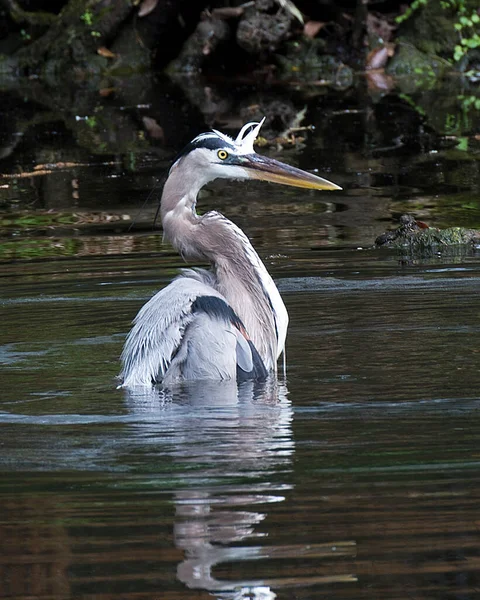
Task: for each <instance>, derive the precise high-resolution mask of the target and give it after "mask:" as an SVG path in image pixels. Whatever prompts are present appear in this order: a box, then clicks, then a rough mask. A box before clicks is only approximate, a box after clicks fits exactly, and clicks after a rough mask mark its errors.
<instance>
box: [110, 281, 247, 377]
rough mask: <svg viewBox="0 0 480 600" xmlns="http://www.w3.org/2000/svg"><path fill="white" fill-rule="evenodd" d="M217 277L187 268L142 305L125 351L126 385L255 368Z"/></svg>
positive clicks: (229, 372)
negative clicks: (218, 286)
mask: <svg viewBox="0 0 480 600" xmlns="http://www.w3.org/2000/svg"><path fill="white" fill-rule="evenodd" d="M211 283H213V280H212V275H211V274H209V273H208V272H207V271H203V270H198V271H192V270H185V272H184V273H183V275H182V276H180V277H178V278H177V279H175V280H174V281H172V283H171V284H170V285H168V286H167V287H166V288H164V289H163V290H161V291H160V292H158V293H157V294H156V295H155V296H153V298H151V299H150V300H149V301H148V302H147V303H146V304H145V305H144V306H143V307H142V308H141V310H140V311H139V313H138V315H137V316H136V318H135V320H134V326H133V328H132V330H131V332H130V333H129V335H128V337H127V340H126V342H125V347H124V350H123V353H122V362H123V370H122V373H121V377H122V379H123V387H134V386H138V385H151V384H152V383H154V382H156V381H158V380H160V379H165V381H167V380H168V381H170V382H173V381H178V380H184V379H201V378H215V379H228V378H235V375H236V369H237V364H238V366H239V367H240V369H242V370H245V371H249V372H251V371H252V370H253V367H254V361H253V359H252V350H251V347H250V344H249V342H248V341H247V339H245V337H244V335H243V334H242V333H241V332H240V331H239V328H238V326H237V325H238V323H240V324H241V322H240V321H239V320H238V317H236V315H235V313H234V312H233V310H232V309H231V308H230V306H229V305H228V303H227V301H226V300H225V298H224V297H223V296H222V295H221V294H220V293H219V292H218V291H217V290H215V288H214V287H212V285H211ZM235 319H237V321H238V323H236V322H235Z"/></svg>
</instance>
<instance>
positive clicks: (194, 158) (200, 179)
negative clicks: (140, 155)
mask: <svg viewBox="0 0 480 600" xmlns="http://www.w3.org/2000/svg"><path fill="white" fill-rule="evenodd" d="M264 121H265V118H264V119H262V121H261V122H260V123H247V124H246V125H244V126H243V127H242V129H241V130H240V132H239V134H238V135H237V137H236V138H235V139H233V138H230V137H229V136H227V135H225V134H223V133H220V131H216V130H215V129H214V130H213V131H211V132H209V133H202V134H200V135H199V136H197V137H196V138H195V139H194V140H192V141H191V142H190V143H189V144H188V145H187V146H186V147H185V148H184V149H183V150H182V152H181V153H180V154H179V156H178V157H177V160H176V161H175V163H174V164H173V166H172V168H171V171H170V172H171V173H173V172H174V171H175V170H177V169H179V170H180V171H179V174H180V172H181V173H182V174H183V173H185V176H187V174H188V177H189V178H191V177H192V175H194V177H195V183H196V184H197V185H196V186H195V187H198V189H199V188H200V187H202V186H203V185H205V184H206V183H208V182H209V181H212V180H213V179H217V178H223V179H262V180H264V181H272V182H274V183H281V184H283V185H291V186H295V187H301V188H309V189H314V190H340V189H342V188H340V187H339V186H338V185H335V184H334V183H332V182H330V181H327V180H326V179H323V178H322V177H318V176H317V175H313V174H312V173H308V172H307V171H302V170H301V169H297V168H296V167H291V166H290V165H287V164H285V163H282V162H280V161H278V160H275V159H273V158H268V157H266V156H261V155H259V154H257V153H256V152H255V150H254V149H253V143H254V141H255V139H256V138H257V136H258V132H259V131H260V128H261V126H262V125H263V123H264Z"/></svg>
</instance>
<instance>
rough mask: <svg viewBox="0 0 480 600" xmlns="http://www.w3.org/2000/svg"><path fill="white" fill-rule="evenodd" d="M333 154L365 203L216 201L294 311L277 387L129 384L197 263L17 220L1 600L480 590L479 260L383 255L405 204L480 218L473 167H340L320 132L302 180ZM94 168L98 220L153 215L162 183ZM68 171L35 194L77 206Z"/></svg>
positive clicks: (89, 194)
mask: <svg viewBox="0 0 480 600" xmlns="http://www.w3.org/2000/svg"><path fill="white" fill-rule="evenodd" d="M350 118H351V117H350V116H349V117H348V119H350ZM351 125H352V127H353V125H354V124H351ZM343 150H344V151H345V152H347V148H343ZM342 156H343V157H344V156H345V153H344V152H343V151H342ZM282 158H283V159H284V160H288V159H289V157H288V155H284V156H283V157H282ZM292 159H293V160H294V161H296V160H297V158H296V157H295V155H292ZM320 159H321V160H322V164H324V162H327V163H328V160H330V166H329V169H330V170H331V173H329V174H328V177H329V178H331V179H333V180H334V181H337V182H338V183H341V184H342V185H344V186H345V188H346V190H345V191H344V192H341V193H339V194H335V195H334V194H310V193H305V192H300V193H299V192H298V191H295V190H293V191H292V190H288V189H282V188H274V187H272V186H271V187H265V186H260V185H253V184H250V185H242V184H231V185H230V184H228V185H226V184H215V185H214V186H212V187H211V191H209V192H208V193H206V194H204V195H203V197H202V199H201V202H200V204H202V207H205V208H209V207H217V208H219V209H220V210H222V211H223V212H224V213H225V214H227V215H228V216H230V217H231V218H233V219H234V220H235V221H236V222H237V223H238V224H239V225H240V226H241V227H242V228H244V229H245V230H246V231H247V232H248V234H249V235H250V236H251V238H252V240H253V243H254V245H255V246H256V247H257V248H258V250H259V253H260V255H261V256H262V258H263V259H264V260H265V263H266V264H267V266H268V268H269V270H270V271H271V272H272V274H273V275H274V277H275V279H276V280H277V282H278V285H279V288H280V290H281V292H282V294H283V296H284V299H285V302H286V305H287V307H288V310H289V313H290V319H291V325H290V329H289V336H288V343H287V373H286V376H283V375H282V376H281V377H280V378H279V381H277V382H274V381H270V382H267V383H266V384H264V385H259V384H255V385H253V384H250V383H247V384H243V385H242V386H240V387H239V388H237V387H236V386H234V385H231V384H230V383H221V384H220V383H214V384H205V383H202V384H191V385H185V386H184V387H183V388H182V389H181V390H178V391H177V392H175V394H173V395H172V394H167V393H165V392H162V391H156V392H152V393H145V394H143V395H142V394H129V393H127V392H125V391H124V390H118V389H116V383H117V382H116V380H115V375H116V374H117V373H118V371H119V364H118V356H119V353H120V351H121V347H122V343H123V339H124V334H125V333H126V331H128V328H129V323H130V321H131V319H132V317H133V316H134V314H135V313H136V311H137V310H138V308H139V307H140V306H141V305H142V303H143V302H144V301H145V300H146V299H148V298H149V297H150V295H151V294H152V293H153V292H154V291H156V290H157V289H159V288H160V287H162V286H163V285H165V284H166V283H167V282H168V281H169V280H170V279H171V277H172V275H173V274H174V273H175V272H176V269H177V268H178V267H179V266H181V260H180V259H179V258H178V257H177V256H176V254H175V253H174V252H173V251H171V250H170V249H169V248H168V247H166V246H162V244H161V240H160V234H158V233H152V232H151V231H150V232H149V231H146V230H145V231H143V232H142V230H141V229H140V233H135V231H133V232H126V230H125V228H123V229H122V228H120V227H119V229H118V231H117V230H115V226H112V225H111V224H108V227H107V226H106V225H105V222H104V220H102V219H100V218H99V221H98V222H97V223H95V224H93V225H92V224H91V222H90V221H89V222H88V227H87V228H85V229H84V230H83V231H82V229H81V226H78V227H79V229H77V225H78V224H76V225H75V226H72V224H71V223H67V224H58V223H55V224H53V225H52V224H51V223H50V224H47V225H46V226H43V225H41V224H40V225H39V223H38V221H37V222H33V225H32V227H33V230H32V228H30V229H28V227H26V229H28V231H26V230H25V229H21V225H22V224H21V223H19V222H18V220H17V221H15V222H14V223H13V224H12V223H10V224H6V225H5V229H4V237H3V238H2V240H3V241H2V244H1V248H2V252H3V254H2V257H3V262H1V263H0V278H1V282H2V287H1V301H0V322H1V346H0V361H1V363H2V382H1V396H0V471H1V477H0V597H1V598H15V599H24V600H26V599H29V600H30V599H32V598H35V599H42V600H43V599H52V600H63V599H67V598H75V599H76V598H85V599H95V600H100V599H102V600H104V599H107V598H108V599H109V598H116V599H119V598H122V599H123V598H125V599H127V598H129V599H130V598H131V599H142V600H143V599H149V600H153V599H155V600H156V599H160V598H161V599H166V600H186V599H190V598H198V599H200V598H218V599H219V600H220V599H231V600H234V599H235V600H240V599H246V598H249V599H253V598H255V599H256V600H272V599H273V598H280V599H288V600H290V599H311V598H335V599H346V598H352V599H354V598H355V599H358V598H362V599H363V598H365V599H373V598H378V599H382V600H383V599H385V598H389V599H397V598H398V599H405V598H415V599H417V598H431V599H442V600H453V599H455V600H466V599H473V598H477V597H480V542H479V539H480V538H479V530H480V517H479V506H480V491H479V490H480V486H479V484H480V450H479V448H480V444H479V442H480V411H479V409H480V395H479V390H480V369H479V366H480V346H479V343H478V339H479V333H480V255H479V254H478V252H476V251H474V250H471V249H470V250H468V251H466V250H458V251H456V252H447V251H444V252H441V253H438V254H437V253H433V254H432V256H430V257H428V258H426V259H425V258H423V259H418V258H416V257H411V256H404V255H399V254H396V253H394V252H393V251H383V250H374V249H372V242H373V240H374V238H375V237H376V235H378V234H380V233H381V232H382V231H383V230H385V229H386V228H387V227H390V226H393V225H392V223H393V218H394V217H395V216H398V214H401V213H402V212H405V211H406V210H412V211H414V212H416V214H418V215H419V216H422V217H423V218H427V219H430V220H432V221H433V223H434V224H437V225H442V226H446V225H454V224H456V225H464V226H471V227H479V228H480V206H479V205H478V184H479V180H478V169H477V166H476V165H477V163H476V162H475V161H476V159H475V155H469V160H468V164H467V163H466V162H464V161H463V159H462V157H460V156H458V155H455V156H452V155H446V154H442V153H441V152H440V156H439V155H438V154H430V153H429V151H421V150H418V151H417V152H412V155H411V156H410V157H406V156H405V155H402V156H393V157H390V158H388V160H387V159H382V160H379V159H378V157H373V158H372V157H371V156H370V157H368V156H367V153H365V152H363V151H360V150H358V148H357V150H355V151H353V150H352V151H351V152H350V154H349V155H348V160H347V161H346V162H341V163H339V162H338V161H337V159H338V156H337V155H336V154H335V153H334V154H333V155H332V156H331V157H330V158H329V155H328V148H326V149H321V148H318V147H316V146H315V138H314V140H313V141H312V147H311V148H310V149H309V151H308V152H306V153H303V154H302V161H303V165H302V166H304V167H308V168H311V167H313V166H314V164H315V163H316V161H317V160H320ZM336 161H337V162H336ZM459 171H461V172H462V173H463V174H464V178H463V179H462V180H461V182H459V180H458V179H457V180H455V181H454V180H453V174H456V176H457V178H458V177H459V175H458V172H459ZM114 175H115V176H114ZM75 176H76V177H77V178H79V181H80V191H81V192H82V194H83V195H82V194H81V195H80V200H79V203H80V208H78V207H77V209H75V210H77V212H81V207H82V206H83V210H84V214H87V213H88V214H89V215H90V216H91V214H90V213H91V212H92V211H93V210H94V208H93V207H94V201H95V198H96V197H97V198H98V197H101V199H102V208H103V209H105V206H108V208H109V214H115V215H122V214H123V213H125V212H128V213H129V214H130V213H132V212H133V209H132V208H131V206H132V205H131V204H130V205H128V201H131V200H132V197H133V205H134V206H136V205H137V204H135V202H136V199H138V200H139V201H140V198H142V197H144V196H145V194H146V190H148V189H149V188H150V187H151V185H152V181H153V175H152V174H151V173H150V172H149V171H148V172H143V173H142V171H141V170H140V171H139V172H136V173H134V174H131V173H130V174H129V173H125V172H118V173H115V168H110V167H106V168H105V169H103V170H102V169H99V170H95V169H91V168H85V169H84V170H83V171H82V170H80V171H76V172H75ZM51 177H52V178H53V179H55V178H57V184H58V182H59V181H63V183H62V185H54V182H53V180H50V183H48V185H47V184H46V183H42V185H41V186H40V185H39V184H38V183H37V179H34V178H32V179H31V180H28V181H29V184H28V185H25V186H24V185H23V183H22V182H20V183H19V184H18V187H16V188H15V190H16V191H15V193H16V194H17V193H18V194H20V195H22V194H26V195H27V196H28V197H29V198H30V199H32V198H33V196H35V197H37V199H38V194H39V193H40V192H41V194H40V195H41V198H40V201H41V202H43V201H44V200H48V199H49V200H50V202H51V203H53V204H55V203H56V204H57V205H59V204H60V203H61V202H62V201H65V203H66V204H67V205H68V206H70V205H69V200H68V199H66V197H65V196H64V195H62V194H61V193H60V192H58V194H57V195H55V194H53V191H52V190H53V189H57V190H64V191H65V190H66V189H71V188H69V187H68V186H70V180H71V173H70V174H68V173H67V174H65V173H64V174H60V175H59V174H56V175H53V176H51ZM62 178H63V179H62ZM29 186H30V187H29ZM49 186H50V187H49ZM99 190H100V192H99ZM10 192H11V189H10V190H8V193H10ZM42 194H43V195H42ZM49 194H50V195H49ZM127 205H128V208H126V207H127ZM47 206H48V205H47ZM69 210H71V207H70V208H69ZM152 211H153V209H151V208H147V209H146V216H145V213H144V216H143V217H142V218H143V219H144V221H145V222H147V221H148V220H149V219H150V214H151V213H152ZM13 213H14V211H12V210H10V212H7V213H6V215H7V216H8V217H9V218H12V214H13ZM25 214H27V215H29V216H32V215H33V216H34V217H38V212H37V213H35V212H34V213H22V215H23V216H25ZM42 214H44V213H42ZM22 227H25V223H23V225H22ZM49 227H53V229H51V230H50V231H48V228H49ZM95 227H97V229H96V228H95ZM5 230H8V232H9V233H8V236H7V235H6V234H5ZM13 230H15V231H16V232H17V233H15V231H13ZM79 233H80V235H79Z"/></svg>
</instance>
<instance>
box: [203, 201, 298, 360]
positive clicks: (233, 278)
mask: <svg viewBox="0 0 480 600" xmlns="http://www.w3.org/2000/svg"><path fill="white" fill-rule="evenodd" d="M199 220H200V224H199V227H198V230H199V233H200V235H201V239H202V241H203V246H204V254H205V255H206V256H208V258H209V260H210V262H211V263H212V265H213V268H214V271H215V274H216V279H217V285H216V287H217V289H218V291H219V292H220V293H221V294H223V296H225V298H226V299H227V300H228V302H229V304H230V305H231V307H232V308H233V309H234V311H235V312H236V313H237V315H238V316H239V317H240V319H241V320H242V321H243V323H244V324H245V327H246V329H247V332H248V333H249V334H250V337H251V338H252V341H253V343H254V344H255V347H256V348H257V350H258V351H259V352H260V355H261V356H262V358H263V360H264V363H265V366H266V367H267V369H269V370H275V369H276V360H277V357H278V355H279V354H280V352H281V351H282V349H283V346H284V343H285V335H286V328H287V323H288V314H287V311H286V308H285V305H284V304H283V301H282V299H281V297H280V294H279V292H278V290H277V287H276V286H275V283H274V282H273V279H272V278H271V276H270V274H269V273H268V271H267V269H266V268H265V265H264V264H263V262H262V261H261V260H260V257H259V256H258V254H257V252H256V251H255V249H254V248H253V246H252V244H251V243H250V240H249V239H248V238H247V236H246V235H245V234H244V233H243V231H242V230H241V229H240V228H239V227H237V226H236V225H235V224H234V223H232V222H231V221H229V220H228V219H226V218H225V217H224V216H223V215H221V214H220V213H217V212H210V213H207V214H206V215H204V216H203V217H200V218H199Z"/></svg>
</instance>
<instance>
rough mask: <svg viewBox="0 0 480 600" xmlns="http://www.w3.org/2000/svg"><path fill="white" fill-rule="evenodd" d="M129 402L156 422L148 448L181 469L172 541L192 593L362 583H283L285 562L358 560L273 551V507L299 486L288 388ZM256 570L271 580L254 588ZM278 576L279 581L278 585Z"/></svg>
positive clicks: (134, 396) (238, 597) (201, 389)
mask: <svg viewBox="0 0 480 600" xmlns="http://www.w3.org/2000/svg"><path fill="white" fill-rule="evenodd" d="M127 402H128V404H129V408H130V410H131V411H132V412H144V413H146V414H148V415H149V416H148V420H147V422H148V426H147V427H148V431H146V430H145V429H144V428H145V427H146V423H145V422H143V423H142V424H141V425H140V426H141V427H142V430H143V431H142V434H141V435H142V439H143V441H145V438H148V440H149V443H150V444H152V447H154V448H155V450H154V451H156V452H159V453H160V454H161V456H162V458H168V459H169V461H171V462H172V463H173V464H171V465H170V467H169V479H171V480H172V486H173V489H174V491H173V492H172V501H173V504H174V506H175V517H174V525H173V535H174V543H175V546H176V548H178V549H181V550H182V551H183V552H184V558H183V560H182V561H181V562H180V563H179V564H178V566H177V578H178V580H179V581H181V582H182V583H183V584H184V585H185V586H186V587H188V588H189V589H197V590H206V591H208V592H210V593H212V594H213V595H214V596H215V598H217V599H218V600H227V599H228V600H243V599H247V598H248V599H252V598H255V599H256V600H273V599H274V598H275V597H276V593H277V592H278V590H279V589H282V588H285V587H290V586H292V585H294V586H298V585H305V586H310V585H313V584H325V583H332V582H335V581H343V582H345V581H355V578H353V577H352V576H350V575H349V574H342V575H332V576H328V575H322V576H319V575H318V571H316V572H315V573H313V572H312V573H311V574H305V571H304V570H303V572H302V574H301V575H300V574H294V575H290V576H287V577H285V573H284V572H283V571H280V570H278V569H280V568H279V567H278V564H279V563H278V559H284V560H285V561H291V560H294V559H296V560H298V559H299V558H305V559H306V560H311V559H317V558H318V559H322V561H323V560H325V559H327V560H328V559H331V558H332V556H334V558H335V560H338V557H339V556H349V557H352V556H354V554H355V544H354V543H353V542H340V543H338V542H335V544H331V545H330V544H328V543H323V544H316V543H309V544H308V545H305V544H295V543H293V544H288V545H282V544H278V543H277V544H275V543H274V542H273V539H274V537H273V536H272V537H269V538H268V540H269V545H268V544H267V543H266V539H267V535H268V533H269V532H268V530H267V527H266V523H267V522H268V518H269V513H271V518H272V517H273V518H274V520H275V519H277V517H276V516H275V513H276V511H277V509H276V508H275V507H276V505H278V503H282V502H284V501H288V500H287V498H288V496H289V494H290V492H291V490H292V487H293V486H292V483H291V481H292V475H291V473H292V461H293V456H294V452H295V445H294V441H293V434H292V419H293V409H292V405H291V402H290V400H289V399H288V390H287V387H286V385H285V383H283V382H281V381H278V380H277V379H276V378H273V377H272V378H268V379H267V380H266V381H263V382H254V381H246V382H243V383H241V384H238V385H237V383H236V382H234V381H221V382H205V381H203V382H188V383H183V384H181V385H178V386H174V387H173V388H172V389H170V390H167V389H160V390H151V391H148V390H147V389H146V388H144V389H143V391H139V390H135V391H132V390H131V391H129V392H128V395H127ZM150 415H151V418H150ZM271 526H272V525H271V523H270V524H269V527H270V528H271ZM262 527H263V531H262ZM270 532H271V529H270ZM256 540H258V543H256ZM251 561H255V563H256V565H255V574H256V575H257V577H258V573H262V572H265V573H266V572H267V570H268V573H269V577H265V578H261V579H259V578H257V577H252V578H248V579H247V578H246V577H245V570H248V568H249V567H248V564H249V563H251ZM267 561H268V562H267ZM273 561H276V562H273ZM262 565H263V567H262ZM272 569H273V571H272ZM216 570H217V571H218V572H221V574H219V575H218V577H217V576H216V574H215V571H216ZM275 570H278V577H277V576H275V575H274V576H273V577H272V576H271V575H272V573H275ZM226 573H228V575H226Z"/></svg>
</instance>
